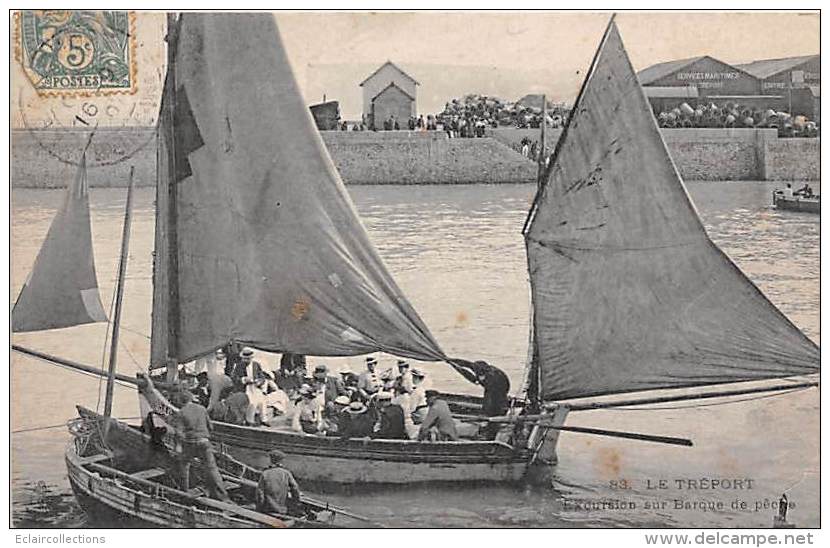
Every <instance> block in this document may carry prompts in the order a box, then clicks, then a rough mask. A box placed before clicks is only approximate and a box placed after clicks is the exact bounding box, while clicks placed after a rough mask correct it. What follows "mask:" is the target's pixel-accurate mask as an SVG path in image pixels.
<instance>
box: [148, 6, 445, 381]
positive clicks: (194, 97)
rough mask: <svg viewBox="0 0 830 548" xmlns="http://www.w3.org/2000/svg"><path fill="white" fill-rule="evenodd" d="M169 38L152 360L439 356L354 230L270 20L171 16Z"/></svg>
mask: <svg viewBox="0 0 830 548" xmlns="http://www.w3.org/2000/svg"><path fill="white" fill-rule="evenodd" d="M170 30H172V31H173V32H171V33H169V36H168V46H169V47H172V48H173V49H172V50H171V53H170V55H169V56H168V58H169V59H170V66H169V67H168V74H167V81H166V85H165V92H164V97H163V100H162V115H161V120H160V139H159V144H160V147H161V153H160V163H159V190H158V196H157V198H158V199H157V215H156V234H157V236H156V257H155V268H154V287H155V290H154V301H153V343H152V347H153V348H152V363H153V365H154V366H158V365H161V364H163V363H165V359H166V358H167V357H172V358H175V359H176V360H177V361H178V362H184V361H188V360H191V359H193V358H195V357H198V356H200V355H204V354H206V353H208V352H211V351H212V350H213V349H215V348H218V347H220V346H222V345H224V344H226V343H228V342H229V341H231V340H235V341H239V342H243V343H245V344H249V345H252V346H255V347H257V348H260V349H263V350H269V351H275V352H281V351H288V352H294V353H300V354H309V355H318V356H326V355H339V356H347V355H356V354H363V353H369V352H374V351H385V352H389V353H392V354H396V355H399V356H406V357H410V358H415V359H422V360H433V361H434V360H441V359H443V358H444V354H443V352H442V351H441V349H440V348H439V347H438V344H437V343H436V342H435V340H434V339H433V337H432V335H431V334H430V332H429V330H428V329H427V327H426V325H424V323H423V322H422V321H421V319H420V318H419V317H418V315H417V313H416V312H415V310H414V309H413V307H412V306H411V305H410V304H409V302H408V301H407V299H406V297H405V296H404V295H403V293H402V292H401V290H400V289H399V288H398V286H397V285H396V283H395V281H394V280H393V279H392V277H391V275H390V274H389V272H388V271H387V269H386V267H385V266H384V264H383V262H382V261H381V259H380V257H379V256H378V254H377V252H376V251H375V249H374V247H373V246H372V244H371V242H370V241H369V238H368V235H367V233H366V231H365V229H364V228H363V226H362V225H361V223H360V221H359V220H358V217H357V213H356V211H355V208H354V206H353V204H352V202H351V200H350V198H349V196H348V194H347V192H346V189H345V187H344V185H343V182H342V181H341V179H340V176H339V175H338V173H337V171H336V169H335V167H334V165H333V163H332V161H331V158H330V157H329V155H328V152H327V151H326V148H325V146H324V144H323V142H322V139H321V138H320V136H319V134H318V133H317V131H316V129H315V127H314V122H313V120H312V118H311V114H310V113H309V110H308V108H307V107H306V105H305V103H304V101H303V99H302V97H301V95H300V91H299V88H298V86H297V84H296V82H295V79H294V75H293V73H292V71H291V67H290V65H289V62H288V59H287V57H286V53H285V51H284V48H283V45H282V42H281V39H280V37H279V34H278V31H277V27H276V23H275V21H274V18H273V16H271V15H268V14H184V15H182V16H181V17H180V20H179V23H178V24H177V25H175V26H174V27H172V28H171V29H170ZM171 246H173V247H175V250H174V253H172V254H169V255H168V256H165V255H166V254H168V249H169V248H170V247H171Z"/></svg>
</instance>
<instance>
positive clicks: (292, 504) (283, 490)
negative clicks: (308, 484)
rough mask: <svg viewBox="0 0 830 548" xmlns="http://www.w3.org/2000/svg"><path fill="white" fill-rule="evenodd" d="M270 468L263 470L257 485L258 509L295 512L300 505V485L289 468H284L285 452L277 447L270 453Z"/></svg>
mask: <svg viewBox="0 0 830 548" xmlns="http://www.w3.org/2000/svg"><path fill="white" fill-rule="evenodd" d="M268 456H269V457H270V458H271V466H270V468H266V469H265V470H263V471H262V475H261V476H260V478H259V483H257V486H256V509H257V511H258V512H263V513H269V514H283V515H287V514H294V513H295V512H291V510H293V509H294V508H297V507H298V506H299V505H300V497H301V494H300V486H299V485H297V480H295V479H294V476H293V475H292V474H291V472H290V471H288V469H286V468H283V466H282V461H283V459H285V453H283V452H282V451H279V450H277V449H275V450H273V451H271V452H270V453H269V455H268Z"/></svg>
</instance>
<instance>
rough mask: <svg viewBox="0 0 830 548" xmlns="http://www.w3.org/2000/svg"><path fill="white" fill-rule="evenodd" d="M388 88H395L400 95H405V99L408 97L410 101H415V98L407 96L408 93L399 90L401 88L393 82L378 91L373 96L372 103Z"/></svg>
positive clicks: (401, 89)
mask: <svg viewBox="0 0 830 548" xmlns="http://www.w3.org/2000/svg"><path fill="white" fill-rule="evenodd" d="M389 88H396V89H397V90H398V91H400V92H401V93H403V94H404V95H406V96H407V97H409V98H410V99H412V100H413V101H414V100H415V98H414V97H413V96H411V95H410V94H408V93H407V92H406V90H405V89H403V88H401V87H400V86H399V85H398V84H396V83H395V82H390V83H389V85H388V86H386V87H385V88H383V89H382V90H380V91H379V92H378V93H377V95H375V96H374V97H372V101H374V100H375V99H377V98H378V97H380V96H381V95H383V93H384V92H385V91H386V90H387V89H389Z"/></svg>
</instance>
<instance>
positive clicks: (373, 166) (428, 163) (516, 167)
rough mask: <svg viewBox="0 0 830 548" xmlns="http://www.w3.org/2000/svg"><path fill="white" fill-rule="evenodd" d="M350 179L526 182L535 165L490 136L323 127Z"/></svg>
mask: <svg viewBox="0 0 830 548" xmlns="http://www.w3.org/2000/svg"><path fill="white" fill-rule="evenodd" d="M322 135H323V140H324V141H325V143H326V146H327V147H328V150H329V153H330V154H331V156H332V159H333V160H334V163H335V165H336V166H337V169H338V170H339V171H340V175H341V176H342V177H343V180H344V181H346V182H347V183H350V184H464V183H528V182H532V181H534V180H535V177H536V166H535V165H534V164H533V162H530V161H528V160H527V159H526V158H524V157H523V156H522V155H520V154H517V153H516V152H515V151H513V150H511V149H510V148H508V147H506V146H505V145H503V144H502V143H500V142H498V141H496V140H495V139H493V138H492V137H485V138H478V139H448V138H447V134H446V133H444V132H435V131H430V132H426V131H389V132H337V131H331V132H329V131H327V132H323V133H322Z"/></svg>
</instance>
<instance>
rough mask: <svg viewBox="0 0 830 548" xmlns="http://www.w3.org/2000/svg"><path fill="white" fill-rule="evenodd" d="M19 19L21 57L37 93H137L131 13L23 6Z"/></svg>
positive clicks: (18, 45)
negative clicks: (41, 8) (23, 9)
mask: <svg viewBox="0 0 830 548" xmlns="http://www.w3.org/2000/svg"><path fill="white" fill-rule="evenodd" d="M16 23H17V27H16V30H17V36H16V39H17V43H16V46H17V57H18V61H20V63H21V64H22V65H23V69H24V70H25V72H26V74H27V76H28V77H29V79H30V80H31V81H32V84H34V86H35V88H36V89H37V90H38V92H39V93H44V94H59V95H64V94H100V93H103V94H108V93H133V92H135V83H136V82H135V80H136V71H135V65H134V63H135V52H134V49H135V44H134V38H133V36H134V33H133V32H132V26H133V16H132V14H131V13H130V12H127V11H74V10H25V11H20V12H18V13H17V21H16Z"/></svg>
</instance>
